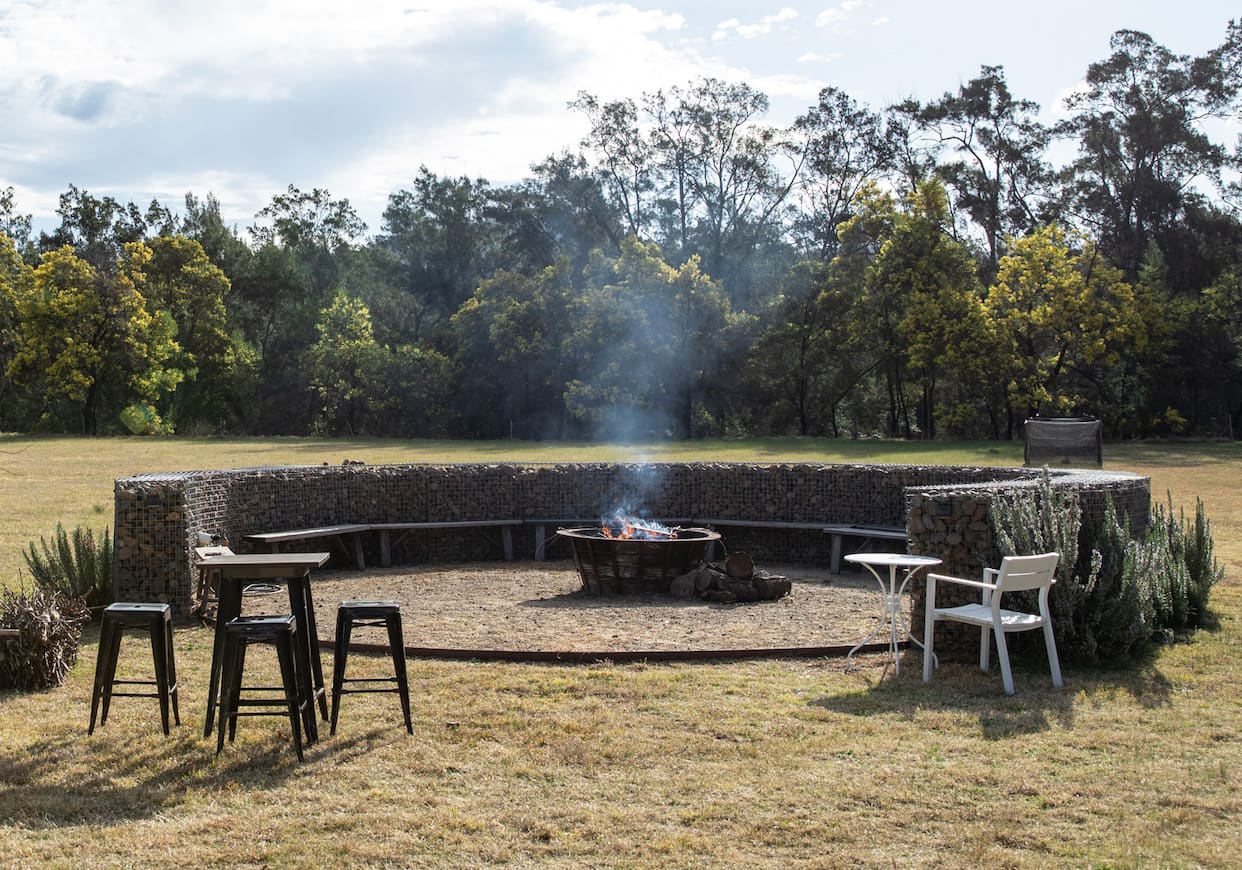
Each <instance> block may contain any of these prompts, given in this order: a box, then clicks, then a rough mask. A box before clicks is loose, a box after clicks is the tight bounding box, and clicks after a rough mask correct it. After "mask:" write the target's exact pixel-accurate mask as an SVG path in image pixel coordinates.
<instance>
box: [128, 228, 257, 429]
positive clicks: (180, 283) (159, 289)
mask: <svg viewBox="0 0 1242 870" xmlns="http://www.w3.org/2000/svg"><path fill="white" fill-rule="evenodd" d="M149 247H150V249H151V259H150V261H149V262H148V263H147V264H146V266H145V270H144V271H145V273H146V284H145V290H146V292H145V294H144V296H145V298H146V301H147V307H148V309H149V311H150V312H151V313H152V315H156V314H159V313H164V314H167V315H168V316H170V317H171V318H172V321H173V323H174V325H175V327H176V341H177V346H178V348H179V349H180V350H179V353H178V356H177V358H176V360H175V361H170V364H171V365H175V366H176V367H177V368H179V369H181V370H182V372H183V373H184V380H183V381H182V382H181V383H180V384H179V385H178V388H177V391H176V393H175V394H174V395H173V397H172V401H171V404H170V406H169V407H168V408H167V410H166V411H165V413H164V415H163V416H164V417H165V418H166V419H167V420H169V421H171V422H173V423H176V424H180V423H183V422H186V423H188V422H191V421H194V420H203V421H206V422H210V423H219V422H221V421H223V420H224V419H225V418H226V417H227V416H228V413H229V409H230V397H231V396H235V395H236V394H237V392H238V391H239V387H240V385H239V384H238V382H237V380H236V375H237V374H238V372H237V370H236V368H235V363H236V360H237V359H238V353H239V349H238V348H236V347H235V346H234V339H233V337H232V336H231V335H230V334H229V327H228V322H227V313H226V310H225V300H226V298H227V296H228V294H229V289H230V284H229V279H228V278H227V277H226V276H225V274H224V272H223V271H221V270H220V269H219V268H218V267H217V266H215V265H214V264H213V263H211V262H210V260H209V259H208V258H207V254H206V252H204V250H203V248H202V246H201V245H199V243H198V242H196V241H193V240H191V239H188V238H186V237H184V236H162V237H158V238H155V239H152V240H151V242H150V245H149Z"/></svg>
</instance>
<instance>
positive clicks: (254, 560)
mask: <svg viewBox="0 0 1242 870" xmlns="http://www.w3.org/2000/svg"><path fill="white" fill-rule="evenodd" d="M330 556H331V554H330V553H252V554H244V555H225V556H209V557H207V558H206V559H203V560H202V561H201V562H200V563H199V567H201V568H206V569H216V570H218V571H219V572H220V573H219V577H220V588H219V593H218V594H219V599H218V604H217V605H216V633H215V640H214V641H213V643H212V646H211V677H210V679H209V681H208V685H207V721H206V723H205V724H204V726H203V736H204V737H210V736H211V729H212V727H213V726H214V724H215V723H214V717H215V711H216V704H217V702H218V695H219V691H220V676H221V674H220V668H221V664H222V662H221V655H222V652H223V649H224V627H225V626H226V625H227V624H228V621H229V620H230V619H232V618H233V617H235V616H240V615H241V602H242V591H243V590H244V588H245V587H246V585H247V584H250V583H255V582H264V583H277V584H284V585H285V587H286V588H287V589H288V590H289V612H290V613H292V614H293V617H294V619H295V620H296V622H297V626H296V629H297V632H298V649H297V662H296V669H297V680H298V698H299V700H300V702H301V704H302V721H303V722H304V723H305V729H306V742H307V743H313V742H315V741H316V740H318V739H319V727H318V725H317V723H316V721H315V702H316V700H318V703H319V712H320V715H321V716H322V717H323V720H324V721H325V722H326V721H327V720H328V700H327V696H326V692H325V691H324V682H323V660H322V659H321V658H320V657H319V632H318V630H317V628H316V626H315V604H314V601H313V599H312V598H311V584H310V572H311V570H312V569H314V568H320V567H322V566H323V565H324V564H325V563H326V562H327V561H328V559H329V557H330Z"/></svg>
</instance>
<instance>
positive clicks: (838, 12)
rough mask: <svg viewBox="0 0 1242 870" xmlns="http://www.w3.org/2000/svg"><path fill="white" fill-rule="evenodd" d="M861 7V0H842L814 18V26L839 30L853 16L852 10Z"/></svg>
mask: <svg viewBox="0 0 1242 870" xmlns="http://www.w3.org/2000/svg"><path fill="white" fill-rule="evenodd" d="M862 5H863V0H842V2H841V3H839V4H838V5H836V6H833V7H830V8H828V9H825V10H824V11H823V12H821V13H819V15H817V16H816V17H815V25H816V26H817V27H831V28H834V29H839V28H841V27H844V26H845V23H846V22H847V21H848V20H849V18H850V16H851V15H853V13H854V10H856V9H858V8H859V7H861V6H862Z"/></svg>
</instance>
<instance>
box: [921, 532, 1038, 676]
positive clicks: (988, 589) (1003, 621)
mask: <svg viewBox="0 0 1242 870" xmlns="http://www.w3.org/2000/svg"><path fill="white" fill-rule="evenodd" d="M1059 559H1060V555H1059V554H1057V553H1045V554H1042V555H1039V556H1006V557H1005V558H1004V559H1002V560H1001V566H1000V569H999V570H998V569H996V568H985V569H984V571H983V580H982V581H979V580H964V579H962V578H960V577H948V576H946V575H944V574H928V575H927V602H926V610H925V615H924V621H923V646H924V648H925V652H924V654H923V682H925V683H930V682H931V678H932V667H933V662H934V656H933V655H932V640H933V637H932V635H933V634H934V633H935V628H936V621H937V620H951V621H953V622H964V623H967V624H969V625H977V626H979V668H980V669H981V670H983V671H985V672H986V671H987V669H988V653H989V651H990V650H991V646H992V644H991V643H990V641H991V635H995V637H996V657H997V658H998V659H1000V667H1001V679H1002V680H1003V681H1004V684H1005V694H1007V695H1012V694H1013V673H1012V672H1011V671H1010V669H1009V649H1008V647H1007V646H1006V644H1005V635H1006V634H1008V633H1009V632H1013V631H1031V630H1032V629H1036V628H1042V629H1043V630H1044V643H1045V644H1046V645H1047V647H1048V666H1049V668H1050V669H1051V671H1052V684H1053V685H1054V686H1056V687H1057V688H1060V687H1061V663H1060V662H1059V661H1058V659H1057V645H1056V641H1055V640H1054V639H1053V636H1052V614H1051V613H1049V611H1048V594H1049V592H1050V591H1051V589H1052V584H1053V583H1055V582H1056V576H1055V575H1056V570H1057V561H1058V560H1059ZM937 583H956V584H958V585H961V586H970V587H973V588H976V589H978V590H980V592H981V593H982V601H981V602H980V603H979V604H963V605H961V606H959V607H936V584H937ZM1028 589H1038V590H1039V612H1038V613H1026V612H1024V611H1020V610H1006V609H1005V608H1003V607H1001V597H1002V596H1003V595H1004V594H1005V593H1007V592H1023V591H1025V590H1028Z"/></svg>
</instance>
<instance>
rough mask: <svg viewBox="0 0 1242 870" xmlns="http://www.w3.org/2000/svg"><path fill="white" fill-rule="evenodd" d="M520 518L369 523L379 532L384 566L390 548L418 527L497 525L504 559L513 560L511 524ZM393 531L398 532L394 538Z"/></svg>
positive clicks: (514, 523)
mask: <svg viewBox="0 0 1242 870" xmlns="http://www.w3.org/2000/svg"><path fill="white" fill-rule="evenodd" d="M521 524H522V521H521V520H445V521H443V522H427V523H371V525H370V526H369V528H370V529H372V530H373V531H376V532H379V545H380V562H381V563H382V564H383V566H384V567H385V568H387V567H388V566H390V565H391V564H392V548H393V546H394V545H396V544H398V543H400V541H401V539H402V538H403V537H405V534H408V533H409V532H413V531H417V530H418V529H470V528H488V527H499V528H500V535H501V539H502V541H503V544H504V549H505V561H506V562H512V561H513V526H520V525H521ZM393 532H400V533H402V534H398V535H397V538H396V540H393V539H392V533H393Z"/></svg>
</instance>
